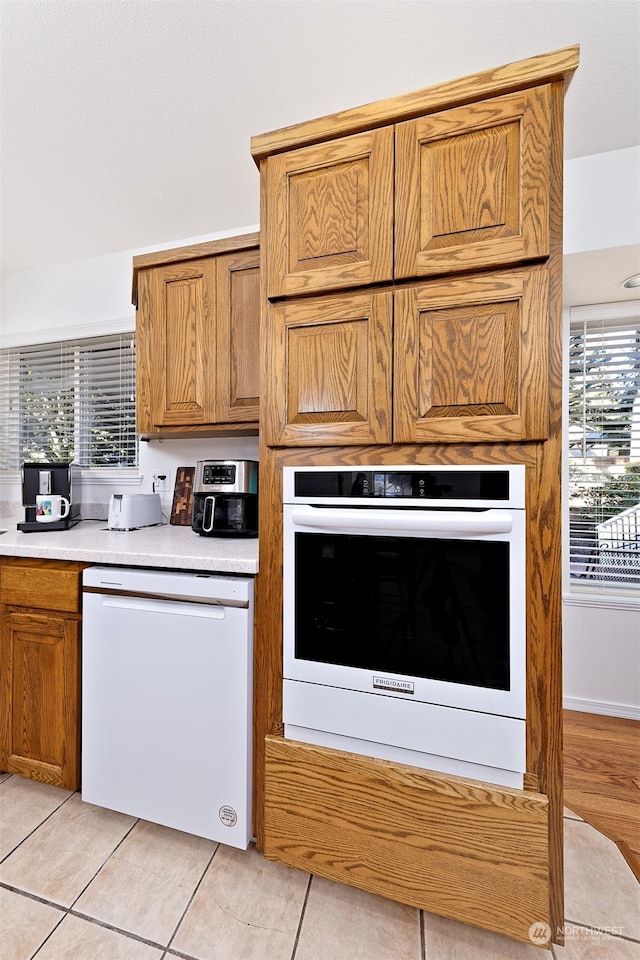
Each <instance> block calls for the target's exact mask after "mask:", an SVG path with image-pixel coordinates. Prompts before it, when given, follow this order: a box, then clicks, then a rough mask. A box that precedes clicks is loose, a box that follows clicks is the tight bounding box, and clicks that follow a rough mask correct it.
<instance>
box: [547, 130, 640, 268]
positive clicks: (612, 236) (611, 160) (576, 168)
mask: <svg viewBox="0 0 640 960" xmlns="http://www.w3.org/2000/svg"><path fill="white" fill-rule="evenodd" d="M639 171H640V146H637V147H628V148H627V149H626V150H612V151H611V152H610V153H597V154H593V155H592V156H590V157H579V158H578V159H577V160H570V161H569V162H568V163H565V168H564V224H563V228H564V239H563V250H564V253H565V256H566V255H567V254H573V253H581V252H582V251H585V250H604V249H605V248H607V247H625V246H630V245H632V244H636V243H639V242H640V172H639ZM639 269H640V265H639ZM621 279H624V278H621Z"/></svg>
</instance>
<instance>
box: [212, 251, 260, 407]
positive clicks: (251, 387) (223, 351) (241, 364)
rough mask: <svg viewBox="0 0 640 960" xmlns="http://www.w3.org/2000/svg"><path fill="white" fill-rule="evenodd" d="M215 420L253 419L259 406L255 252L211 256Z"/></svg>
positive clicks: (258, 291) (258, 288) (258, 307)
mask: <svg viewBox="0 0 640 960" xmlns="http://www.w3.org/2000/svg"><path fill="white" fill-rule="evenodd" d="M215 351H216V370H217V375H216V378H215V418H216V420H218V421H220V422H224V423H234V422H246V421H256V422H257V420H258V415H259V404H260V254H259V251H257V250H256V251H248V252H247V251H244V252H241V253H228V254H225V255H223V256H219V257H217V258H216V334H215Z"/></svg>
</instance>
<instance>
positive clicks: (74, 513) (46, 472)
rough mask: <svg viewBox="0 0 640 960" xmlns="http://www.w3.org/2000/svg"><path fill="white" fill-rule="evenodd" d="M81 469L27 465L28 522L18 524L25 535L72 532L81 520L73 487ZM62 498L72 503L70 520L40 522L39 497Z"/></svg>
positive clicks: (24, 474) (24, 485)
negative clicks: (57, 531)
mask: <svg viewBox="0 0 640 960" xmlns="http://www.w3.org/2000/svg"><path fill="white" fill-rule="evenodd" d="M79 473H80V467H78V466H77V464H75V463H23V464H22V505H23V507H24V520H23V521H22V522H21V523H18V530H22V532H23V533H33V532H34V531H37V532H38V533H43V532H44V531H45V530H68V529H69V527H72V526H73V525H74V524H75V523H77V522H78V520H79V519H80V501H79V500H74V493H73V487H74V482H76V481H77V479H78V474H79ZM55 495H59V496H61V497H64V498H65V499H66V500H68V501H69V504H70V507H69V512H68V514H67V516H66V517H63V518H62V519H60V520H53V521H52V522H51V523H46V524H43V523H39V522H38V521H37V520H36V497H37V496H55Z"/></svg>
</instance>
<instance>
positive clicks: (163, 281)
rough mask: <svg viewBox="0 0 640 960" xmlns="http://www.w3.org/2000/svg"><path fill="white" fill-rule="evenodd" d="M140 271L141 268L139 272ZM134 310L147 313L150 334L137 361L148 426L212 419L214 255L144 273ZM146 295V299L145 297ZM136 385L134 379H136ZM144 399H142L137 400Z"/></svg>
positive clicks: (208, 421)
mask: <svg viewBox="0 0 640 960" xmlns="http://www.w3.org/2000/svg"><path fill="white" fill-rule="evenodd" d="M145 272H146V271H145ZM148 272H149V273H150V274H151V276H150V283H149V284H145V283H144V281H143V283H142V284H141V286H140V291H139V295H140V300H139V308H138V312H139V313H140V311H141V310H142V311H144V312H147V313H148V318H149V319H148V321H147V323H146V325H145V328H144V329H145V330H146V333H147V335H148V336H150V343H149V345H147V347H146V350H145V347H144V346H143V350H142V353H141V361H142V363H143V364H145V368H144V371H143V374H142V376H143V379H144V377H145V376H146V377H147V378H148V381H149V385H148V393H149V402H150V407H151V420H152V424H153V426H172V425H189V424H203V423H211V422H213V420H214V376H213V370H214V366H215V359H216V358H215V282H216V268H215V258H213V257H210V258H204V259H202V260H192V261H189V262H185V263H176V264H171V265H168V266H163V267H156V268H154V269H152V270H151V271H148ZM147 297H148V300H147ZM138 382H139V383H140V380H139V381H138ZM143 402H144V399H143Z"/></svg>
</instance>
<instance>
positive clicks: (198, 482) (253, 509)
mask: <svg viewBox="0 0 640 960" xmlns="http://www.w3.org/2000/svg"><path fill="white" fill-rule="evenodd" d="M191 528H192V530H194V531H195V532H196V533H199V534H200V535H201V536H203V537H257V536H258V462H257V460H199V461H198V462H197V463H196V473H195V477H194V482H193V512H192V520H191Z"/></svg>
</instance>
